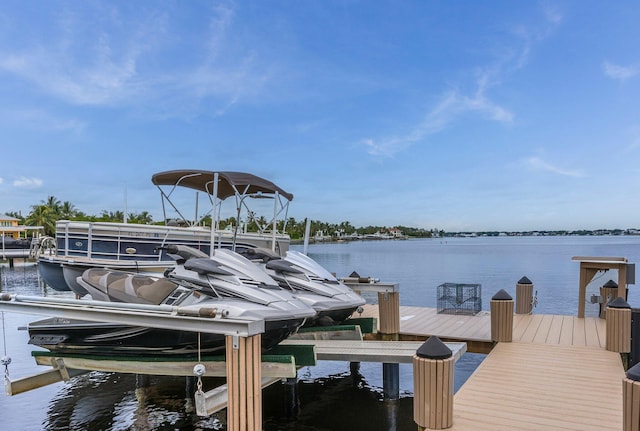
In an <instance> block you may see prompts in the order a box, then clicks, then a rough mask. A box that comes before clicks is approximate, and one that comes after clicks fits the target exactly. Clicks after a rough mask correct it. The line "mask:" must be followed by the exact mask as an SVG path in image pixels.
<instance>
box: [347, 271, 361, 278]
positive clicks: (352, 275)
mask: <svg viewBox="0 0 640 431" xmlns="http://www.w3.org/2000/svg"><path fill="white" fill-rule="evenodd" d="M349 277H353V278H360V274H358V273H357V272H355V271H353V272H352V273H351V275H349Z"/></svg>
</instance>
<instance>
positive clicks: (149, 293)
mask: <svg viewBox="0 0 640 431" xmlns="http://www.w3.org/2000/svg"><path fill="white" fill-rule="evenodd" d="M176 287H177V286H176V285H175V284H174V283H172V282H171V281H169V280H166V279H164V278H160V279H153V278H151V277H147V276H141V275H130V276H128V277H126V278H120V279H118V280H116V281H114V282H113V283H111V284H110V285H109V292H108V293H109V296H110V297H111V298H113V299H114V300H116V301H121V302H130V303H134V304H153V305H159V304H161V303H162V301H163V300H164V299H165V298H166V297H167V296H169V295H170V294H171V292H173V291H174V290H176Z"/></svg>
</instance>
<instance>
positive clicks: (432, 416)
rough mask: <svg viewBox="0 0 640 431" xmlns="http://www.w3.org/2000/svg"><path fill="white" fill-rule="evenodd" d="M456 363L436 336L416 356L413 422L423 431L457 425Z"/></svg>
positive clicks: (414, 357) (414, 361)
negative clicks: (454, 381)
mask: <svg viewBox="0 0 640 431" xmlns="http://www.w3.org/2000/svg"><path fill="white" fill-rule="evenodd" d="M453 364H454V358H453V355H452V352H451V349H449V348H448V347H447V346H446V345H445V344H444V343H443V342H442V341H440V339H439V338H438V337H436V336H433V337H429V339H428V340H427V341H426V342H425V343H424V344H423V345H422V346H420V348H419V349H418V350H417V351H416V354H415V355H414V356H413V392H414V395H413V420H414V422H415V423H416V424H417V425H418V430H419V431H424V430H426V429H446V428H450V427H451V426H452V425H453V373H454V371H453Z"/></svg>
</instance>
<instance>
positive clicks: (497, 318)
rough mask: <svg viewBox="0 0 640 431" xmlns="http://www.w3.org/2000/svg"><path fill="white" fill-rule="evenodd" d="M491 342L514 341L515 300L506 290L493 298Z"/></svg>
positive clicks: (500, 291) (502, 290) (501, 290)
mask: <svg viewBox="0 0 640 431" xmlns="http://www.w3.org/2000/svg"><path fill="white" fill-rule="evenodd" d="M491 340H493V341H503V342H511V341H513V298H512V297H511V295H509V294H508V293H507V292H505V290H504V289H500V290H499V291H498V293H496V294H495V295H493V298H491Z"/></svg>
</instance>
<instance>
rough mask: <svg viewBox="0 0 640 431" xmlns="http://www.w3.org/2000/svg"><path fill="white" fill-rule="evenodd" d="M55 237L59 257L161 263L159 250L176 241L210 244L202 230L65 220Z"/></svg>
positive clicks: (60, 223)
mask: <svg viewBox="0 0 640 431" xmlns="http://www.w3.org/2000/svg"><path fill="white" fill-rule="evenodd" d="M203 233H204V234H203ZM172 235H173V236H175V238H172ZM56 237H57V241H56V244H57V247H58V250H57V251H58V253H57V254H58V255H59V256H65V257H67V256H68V257H71V256H82V257H87V258H102V259H111V260H147V261H150V260H157V261H160V260H162V253H160V252H159V248H160V247H164V246H166V245H167V244H169V243H170V242H172V241H176V238H179V239H180V242H181V243H183V242H187V243H192V244H195V245H198V244H202V245H204V244H206V245H208V244H209V234H208V233H207V231H205V230H204V229H200V230H197V229H194V230H185V229H179V230H178V229H176V228H175V227H173V226H157V225H142V224H125V223H103V222H77V221H67V220H65V221H59V222H58V223H57V225H56Z"/></svg>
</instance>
